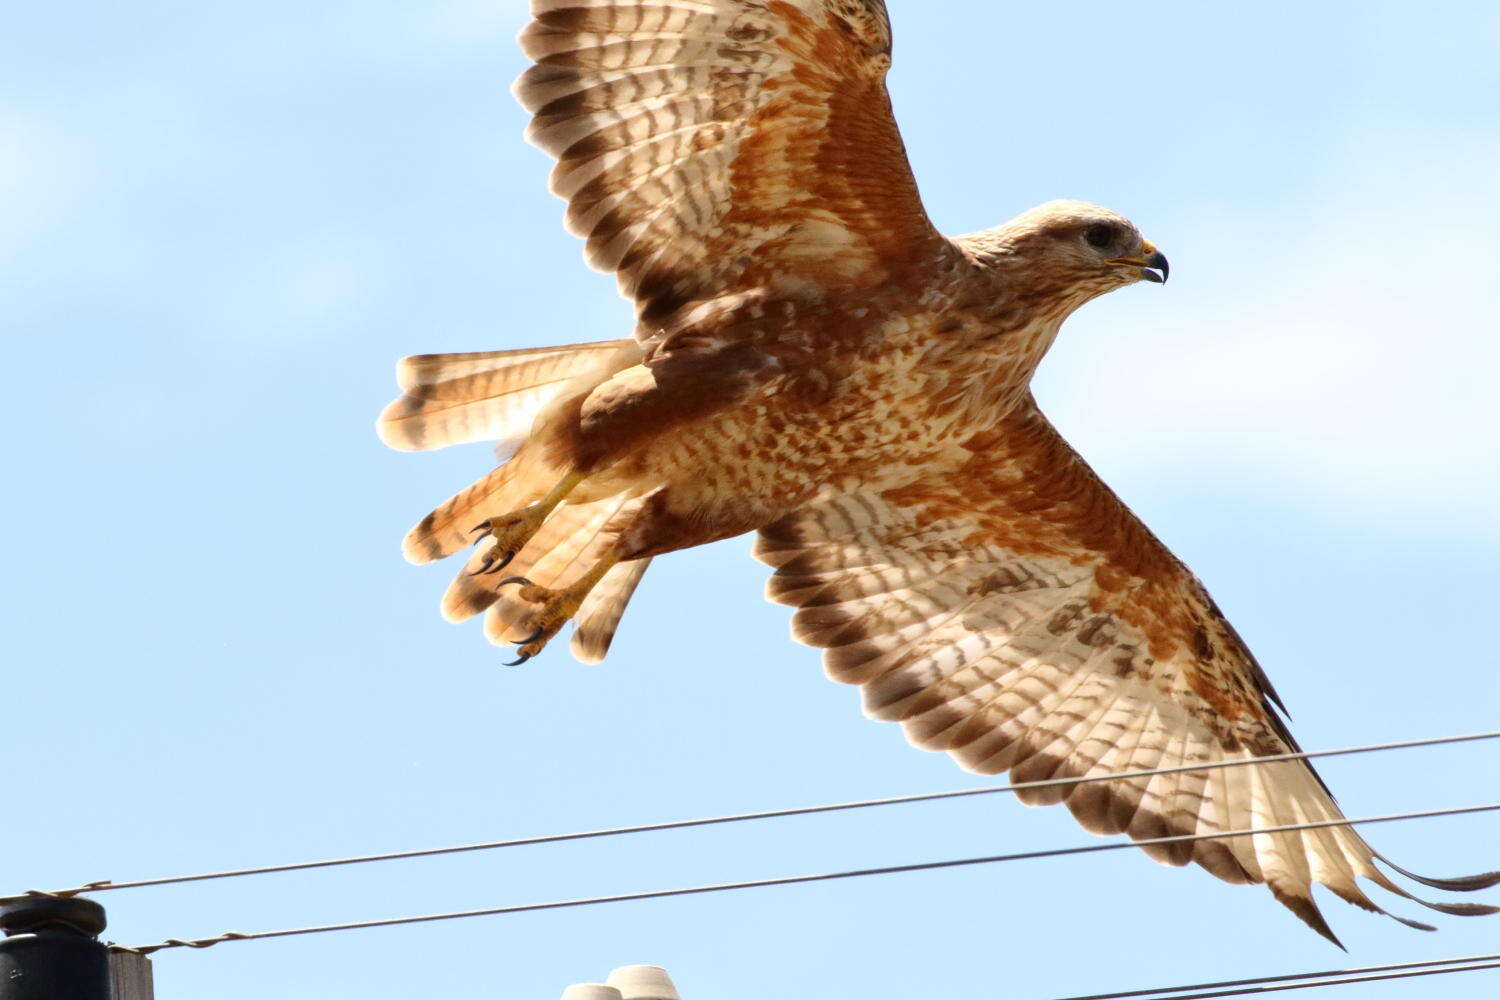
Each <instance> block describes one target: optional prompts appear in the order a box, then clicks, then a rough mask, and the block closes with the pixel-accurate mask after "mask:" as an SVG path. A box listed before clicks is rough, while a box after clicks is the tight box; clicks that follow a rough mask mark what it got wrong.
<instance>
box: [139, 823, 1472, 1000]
mask: <svg viewBox="0 0 1500 1000" xmlns="http://www.w3.org/2000/svg"><path fill="white" fill-rule="evenodd" d="M1497 811H1500V803H1492V804H1490V805H1482V806H1464V807H1461V808H1457V809H1433V810H1427V811H1424V812H1410V813H1395V814H1392V815H1387V816H1366V817H1362V818H1359V819H1338V820H1323V821H1320V822H1317V823H1297V824H1294V825H1289V826H1268V827H1263V828H1261V829H1258V830H1229V831H1226V832H1224V833H1212V834H1184V835H1178V836H1171V837H1151V838H1146V839H1142V840H1128V841H1120V842H1115V843H1109V844H1088V845H1084V846H1081V847H1064V848H1053V849H1050V850H1042V851H1024V852H1021V853H1018V854H996V855H990V856H988V857H982V858H960V859H958V860H953V861H927V862H921V863H918V864H908V865H892V866H888V867H884V868H859V869H854V870H852V871H840V872H825V873H821V874H816V875H787V876H782V877H780V878H767V879H754V880H751V881H747V882H724V883H719V884H717V885H699V886H688V887H684V888H677V889H654V890H651V891H647V892H631V893H624V894H621V895H615V896H591V897H585V898H582V899H563V900H553V901H550V902H545V903H522V904H518V905H514V906H495V907H489V908H487V909H482V910H460V911H456V912H452V913H433V914H426V915H423V916H416V917H388V918H384V919H380V920H360V921H354V922H351V923H344V924H325V925H322V926H317V927H296V928H291V929H288V930H278V931H254V932H251V933H248V934H246V933H240V932H238V931H229V932H226V933H224V934H220V935H218V936H217V937H211V938H197V939H194V940H183V939H181V938H169V939H167V940H166V941H163V942H161V943H159V944H151V945H141V946H139V947H135V948H125V949H122V950H125V951H132V952H136V953H139V954H146V955H149V954H151V953H153V952H157V951H161V950H163V949H166V948H210V947H213V946H214V945H216V944H224V943H226V942H229V941H263V940H267V939H269V938H283V937H297V936H300V935H305V934H326V933H330V932H333V931H352V930H370V929H373V928H376V927H400V926H406V925H410V924H426V923H435V922H437V921H441V920H463V919H467V918H470V917H493V916H500V915H502V914H509V913H535V912H539V911H542V910H562V909H571V908H574V907H582V906H599V905H603V904H606V903H626V902H634V901H638V900H646V899H667V898H671V897H676V896H700V895H706V894H708V893H715V892H731V891H735V890H739V889H762V888H768V887H771V886H782V885H804V884H807V883H811V882H832V881H837V880H840V879H851V878H867V877H869V876H873V875H899V874H904V873H907V872H920V871H936V870H939V869H944V868H962V867H967V866H971V865H986V864H998V863H1001V862H1006V861H1027V860H1032V859H1036V858H1057V857H1065V856H1069V855H1077V854H1099V853H1102V852H1104V851H1120V850H1125V849H1128V848H1135V847H1147V846H1151V845H1156V844H1187V843H1193V842H1195V841H1199V840H1227V839H1230V838H1232V837H1251V836H1256V835H1259V834H1270V833H1295V832H1297V831H1300V830H1321V829H1326V828H1329V827H1336V826H1367V825H1372V824H1375V823H1394V822H1397V821H1401V820H1412V819H1432V818H1436V817H1439V816H1465V815H1473V814H1475V813H1487V812H1497ZM1212 995H1217V994H1202V996H1212ZM1180 1000H1187V998H1180Z"/></svg>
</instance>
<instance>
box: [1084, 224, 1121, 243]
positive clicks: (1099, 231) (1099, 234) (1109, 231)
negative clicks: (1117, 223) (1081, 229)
mask: <svg viewBox="0 0 1500 1000" xmlns="http://www.w3.org/2000/svg"><path fill="white" fill-rule="evenodd" d="M1083 238H1084V239H1085V240H1087V241H1088V244H1089V246H1091V247H1097V248H1098V249H1100V250H1103V249H1104V248H1105V247H1107V246H1109V245H1110V244H1111V243H1113V242H1114V241H1115V227H1114V226H1111V225H1110V224H1109V223H1107V222H1097V223H1095V224H1094V225H1092V226H1089V229H1088V232H1086V233H1084V234H1083Z"/></svg>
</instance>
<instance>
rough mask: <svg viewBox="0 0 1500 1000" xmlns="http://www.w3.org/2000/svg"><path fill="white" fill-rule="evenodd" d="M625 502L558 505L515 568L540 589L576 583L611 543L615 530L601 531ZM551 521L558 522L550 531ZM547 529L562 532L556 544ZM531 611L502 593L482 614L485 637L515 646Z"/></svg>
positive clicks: (527, 626)
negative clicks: (521, 567) (517, 567)
mask: <svg viewBox="0 0 1500 1000" xmlns="http://www.w3.org/2000/svg"><path fill="white" fill-rule="evenodd" d="M629 503H631V501H630V499H628V498H625V497H611V498H609V499H608V500H601V501H599V502H597V503H591V504H583V505H580V506H577V507H560V508H559V509H558V510H557V512H556V513H554V514H553V515H552V517H550V518H548V519H547V524H545V525H543V526H542V531H539V532H537V537H535V538H533V539H532V540H531V542H530V543H529V544H528V545H527V546H526V548H525V549H524V550H522V552H521V554H520V555H519V556H517V557H516V560H517V561H516V563H515V565H520V566H524V567H525V569H524V570H523V571H522V573H523V574H524V575H525V577H526V578H527V579H528V580H530V581H531V582H532V583H535V584H536V585H537V586H539V587H546V588H548V589H550V590H561V589H562V588H564V587H567V586H568V585H569V584H572V583H576V582H577V581H578V579H579V578H580V577H582V576H583V575H584V574H585V573H587V572H588V571H589V569H590V568H592V567H593V566H594V565H595V564H596V563H597V562H598V561H599V560H600V559H601V558H602V557H603V556H604V555H605V552H606V550H607V549H608V548H609V546H610V545H611V544H612V543H613V542H614V540H615V535H614V532H613V531H606V529H607V528H608V526H609V525H610V523H611V522H613V521H614V519H615V518H616V516H617V515H619V514H620V512H621V511H622V510H623V509H624V508H625V507H626V506H627V505H628V504H629ZM554 521H557V522H559V523H558V524H557V525H556V526H555V527H554V525H553V522H554ZM549 527H553V528H554V532H562V533H565V537H564V538H563V539H562V540H560V541H559V540H557V539H556V535H555V534H554V533H550V532H548V528H549ZM522 573H518V574H517V575H522ZM601 585H602V581H601ZM531 611H532V608H531V605H529V604H527V603H526V602H525V601H521V600H519V599H517V598H516V597H515V596H514V595H513V593H512V592H511V591H506V590H502V591H501V592H500V593H499V595H498V596H497V598H496V600H495V601H494V603H493V604H491V605H490V607H489V610H488V612H487V613H486V614H485V618H484V633H485V635H486V636H487V637H488V638H489V640H490V641H491V642H493V643H495V644H496V645H501V644H504V643H507V642H514V641H515V640H516V639H517V638H518V637H519V636H522V635H525V634H526V633H528V632H530V631H531V626H530V624H529V620H530V617H531Z"/></svg>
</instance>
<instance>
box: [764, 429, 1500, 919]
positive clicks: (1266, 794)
mask: <svg viewBox="0 0 1500 1000" xmlns="http://www.w3.org/2000/svg"><path fill="white" fill-rule="evenodd" d="M967 448H968V449H969V450H970V451H971V452H972V458H971V459H969V460H968V462H967V463H966V464H965V466H964V467H963V468H960V469H958V470H957V471H955V472H952V473H949V474H944V475H942V476H941V477H939V478H935V479H930V480H928V481H925V482H921V483H918V484H917V485H914V486H911V487H907V488H902V489H898V490H892V491H888V492H885V493H883V494H865V495H855V496H849V497H845V498H841V499H837V500H833V501H831V502H826V503H822V504H818V505H815V506H812V507H808V508H806V509H803V510H801V511H798V512H797V513H795V514H792V515H790V516H789V517H786V518H784V519H783V520H781V521H779V522H777V523H775V524H773V525H771V526H770V527H768V528H766V529H764V530H763V531H762V533H761V538H760V541H759V544H758V546H757V555H758V557H759V558H761V559H762V560H763V561H765V562H767V563H768V564H770V565H771V566H773V567H775V568H776V575H775V576H774V577H773V578H772V580H771V583H770V596H771V597H772V599H773V600H776V601H780V602H782V603H785V604H790V605H792V606H794V607H797V608H800V610H799V611H798V612H797V614H796V616H795V617H794V618H793V631H794V634H795V635H796V637H797V638H798V639H800V640H801V641H803V642H806V643H808V644H810V645H813V646H819V647H823V648H825V649H826V650H827V652H826V653H825V654H824V663H825V665H826V667H827V670H828V672H829V674H830V675H831V676H832V677H833V678H834V679H835V680H838V681H842V682H844V683H846V684H857V685H860V686H861V687H862V688H863V690H864V703H865V710H866V712H867V713H868V714H869V715H871V716H873V717H874V718H877V719H885V720H892V721H898V722H900V723H901V724H902V726H903V727H904V728H905V730H906V735H907V738H908V739H909V740H910V741H911V742H912V743H914V744H915V745H917V746H919V747H923V748H925V749H929V750H945V751H947V752H948V753H950V754H952V755H953V756H954V757H955V758H957V760H958V761H959V763H960V764H962V765H963V766H964V767H966V768H968V769H970V770H973V771H978V772H981V773H986V774H993V773H999V772H1002V771H1010V773H1011V776H1012V778H1013V779H1014V780H1015V781H1020V782H1024V781H1039V780H1044V779H1050V778H1080V777H1091V776H1097V775H1103V774H1109V773H1119V772H1127V771H1143V770H1156V769H1163V768H1173V767H1181V766H1184V765H1192V764H1200V763H1209V762H1214V761H1231V760H1244V759H1248V758H1253V757H1264V756H1273V755H1277V754H1285V753H1289V752H1293V751H1294V749H1295V746H1296V744H1295V743H1294V742H1293V740H1292V738H1291V736H1290V734H1289V733H1288V732H1287V730H1286V728H1285V726H1284V724H1283V723H1282V721H1281V719H1280V718H1279V717H1278V716H1277V714H1276V710H1275V708H1274V707H1273V705H1272V701H1274V699H1275V695H1274V693H1273V692H1272V691H1271V689H1270V686H1269V683H1268V682H1267V681H1266V678H1265V676H1264V675H1263V674H1262V672H1261V670H1260V668H1259V667H1258V666H1257V665H1256V663H1255V660H1254V659H1253V658H1252V656H1251V655H1250V653H1249V651H1248V650H1246V648H1245V647H1244V645H1243V643H1242V642H1241V641H1240V639H1239V637H1238V636H1237V635H1236V634H1235V631H1234V629H1233V628H1232V627H1231V626H1230V624H1229V623H1228V622H1227V621H1225V620H1224V618H1223V616H1222V615H1221V614H1220V613H1219V610H1218V608H1217V607H1216V606H1215V605H1214V602H1213V601H1212V599H1211V598H1210V597H1209V596H1208V594H1207V592H1206V591H1205V590H1204V589H1203V586H1202V584H1200V583H1199V582H1198V580H1197V579H1196V578H1195V577H1193V575H1192V574H1191V573H1190V572H1189V571H1188V570H1187V568H1186V567H1185V566H1183V565H1182V564H1181V563H1180V562H1179V561H1178V560H1177V559H1176V558H1175V557H1173V555H1172V554H1171V553H1170V552H1168V551H1167V549H1166V548H1165V547H1164V546H1163V545H1162V544H1161V543H1160V542H1159V541H1158V540H1157V539H1156V538H1155V537H1154V536H1153V535H1152V534H1151V533H1150V532H1149V531H1148V530H1147V529H1146V528H1145V526H1144V525H1142V524H1141V522H1140V521H1138V520H1137V519H1136V518H1135V516H1134V515H1133V514H1131V513H1130V511H1129V510H1128V509H1126V507H1125V506H1124V505H1123V504H1122V503H1121V502H1120V500H1119V499H1118V498H1117V497H1116V496H1115V495H1114V494H1113V493H1112V492H1111V491H1110V490H1109V488H1108V487H1106V486H1105V485H1104V484H1103V483H1102V482H1100V481H1099V479H1098V478H1097V477H1096V476H1095V475H1094V473H1093V472H1092V471H1091V470H1090V469H1089V468H1088V466H1087V465H1085V464H1084V463H1083V461H1082V460H1081V459H1080V458H1079V457H1078V456H1077V455H1076V454H1075V453H1074V452H1073V450H1072V449H1071V448H1069V447H1068V445H1067V443H1066V442H1065V441H1064V440H1063V439H1062V438H1061V437H1060V436H1059V435H1058V434H1057V432H1056V430H1054V429H1053V427H1052V425H1051V424H1050V423H1048V421H1047V420H1046V418H1045V417H1043V416H1042V414H1041V413H1040V411H1038V410H1037V409H1036V408H1035V405H1034V404H1030V403H1028V405H1027V406H1025V407H1023V408H1022V409H1021V411H1020V412H1018V413H1016V414H1015V415H1013V416H1012V417H1010V418H1008V419H1007V420H1006V421H1005V422H1004V423H1003V424H1002V425H1001V426H999V427H996V428H995V429H993V430H992V431H989V432H986V433H985V434H982V435H980V436H979V437H976V438H975V439H974V440H972V441H970V442H969V443H968V445H967ZM1020 798H1021V799H1022V801H1023V802H1026V803H1028V804H1031V805H1043V804H1053V803H1057V802H1066V803H1067V805H1068V807H1069V808H1070V809H1071V810H1072V812H1073V815H1074V816H1076V817H1077V818H1078V820H1079V821H1080V822H1081V823H1082V824H1083V825H1084V826H1085V827H1086V828H1087V829H1088V830H1090V831H1092V832H1094V833H1098V834H1116V833H1128V834H1129V835H1130V836H1132V837H1133V838H1135V839H1137V840H1147V839H1150V838H1160V837H1170V836H1177V835H1203V834H1214V833H1221V832H1224V831H1230V830H1264V829H1268V828H1272V827H1283V826H1295V825H1299V824H1303V823H1316V822H1320V821H1326V820H1337V819H1339V818H1341V814H1340V813H1339V810H1338V807H1337V806H1336V805H1335V804H1334V801H1333V799H1332V797H1331V796H1330V795H1329V793H1328V791H1327V790H1326V789H1325V788H1324V786H1323V785H1322V783H1321V782H1320V780H1319V779H1318V777H1317V776H1316V774H1314V772H1313V770H1312V769H1311V768H1310V767H1309V766H1308V765H1307V764H1306V763H1305V762H1303V761H1285V762H1278V763H1269V764H1258V765H1252V766H1240V767H1229V768H1218V769H1211V770H1202V771H1193V772H1188V773H1179V774H1171V775H1158V776H1154V777H1150V778H1135V779H1122V780H1119V781H1101V782H1093V783H1088V784H1059V785H1053V786H1049V787H1046V788H1041V789H1031V790H1026V791H1022V792H1021V793H1020ZM1143 847H1144V849H1145V850H1146V852H1147V853H1148V854H1150V855H1151V857H1153V858H1155V859H1156V860H1158V861H1161V862H1163V863H1166V864H1171V865H1184V864H1187V863H1188V862H1190V861H1195V862H1197V863H1198V864H1200V865H1202V866H1203V867H1204V868H1207V869H1208V870H1209V871H1210V872H1212V873H1213V874H1215V875H1217V876H1218V877H1220V878H1222V879H1224V880H1226V881H1229V882H1237V883H1258V882H1264V883H1266V884H1267V885H1268V886H1269V887H1270V889H1271V891H1272V892H1273V893H1274V894H1275V896H1276V898H1277V899H1278V900H1280V901H1281V902H1282V903H1284V904H1285V905H1286V906H1288V907H1289V908H1291V909H1292V911H1293V912H1295V913H1296V914H1297V915H1298V916H1299V917H1301V918H1302V919H1303V920H1305V921H1306V922H1307V923H1308V924H1310V925H1311V926H1312V927H1313V928H1314V929H1316V930H1317V931H1319V932H1320V933H1322V934H1324V935H1325V936H1327V937H1329V938H1330V939H1333V933H1332V931H1331V930H1330V929H1329V927H1328V925H1327V923H1326V922H1325V921H1324V919H1323V917H1322V915H1321V914H1320V913H1319V911H1318V909H1317V906H1316V905H1315V904H1314V902H1313V899H1312V884H1313V883H1314V882H1319V883H1322V884H1323V885H1325V886H1327V887H1328V888H1329V889H1331V890H1332V891H1333V892H1334V893H1336V894H1338V895H1339V896H1341V897H1342V898H1344V899H1346V900H1348V901H1349V902H1351V903H1353V904H1355V905H1357V906H1360V907H1363V908H1365V909H1367V910H1372V911H1377V912H1384V911H1383V910H1381V909H1380V908H1379V907H1378V906H1376V905H1375V903H1373V902H1372V901H1371V900H1370V899H1369V898H1368V897H1367V896H1366V895H1365V894H1364V893H1363V892H1362V891H1361V889H1360V888H1359V886H1358V885H1357V884H1356V878H1357V877H1361V876H1362V877H1364V878H1367V879H1369V880H1371V881H1372V882H1374V883H1375V884H1377V885H1379V886H1381V887H1383V888H1385V889H1388V890H1390V891H1391V892H1395V893H1397V894H1399V895H1401V896H1405V897H1407V898H1415V897H1411V896H1409V895H1408V893H1406V892H1405V891H1404V890H1402V889H1401V888H1399V887H1398V886H1397V885H1396V884H1394V883H1393V882H1392V881H1391V880H1390V879H1389V878H1388V877H1387V876H1386V875H1385V874H1384V873H1383V872H1382V871H1381V870H1380V869H1379V868H1377V867H1376V865H1375V860H1376V857H1377V856H1376V855H1375V854H1374V852H1373V851H1372V849H1371V848H1370V847H1369V845H1368V844H1366V843H1365V841H1364V840H1363V839H1362V838H1361V837H1360V836H1359V834H1358V833H1356V832H1355V831H1354V830H1353V829H1352V828H1349V827H1332V828H1325V829H1320V830H1309V831H1300V832H1282V833H1262V834H1256V835H1254V836H1244V837H1233V838H1226V839H1210V840H1200V841H1196V842H1175V843H1167V844H1146V845H1143ZM1413 877H1414V878H1415V876H1413ZM1419 881H1422V882H1424V883H1426V884H1428V885H1433V886H1435V887H1438V888H1444V889H1464V890H1467V889H1478V888H1484V887H1486V886H1488V885H1493V884H1495V883H1496V882H1497V881H1500V875H1492V876H1481V877H1477V878H1473V879H1467V880H1428V879H1419ZM1419 902H1421V901H1420V900H1419ZM1424 905H1427V906H1431V907H1433V908H1435V909H1438V910H1441V911H1443V912H1447V913H1460V914H1473V913H1481V912H1493V911H1494V908H1493V907H1483V906H1476V905H1473V904H1436V903H1425V904H1424ZM1396 919H1402V918H1399V917H1398V918H1396ZM1403 922H1405V923H1412V922H1411V921H1403ZM1414 926H1419V927H1422V926H1424V925H1421V924H1414ZM1334 940H1335V942H1336V939H1334Z"/></svg>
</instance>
